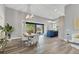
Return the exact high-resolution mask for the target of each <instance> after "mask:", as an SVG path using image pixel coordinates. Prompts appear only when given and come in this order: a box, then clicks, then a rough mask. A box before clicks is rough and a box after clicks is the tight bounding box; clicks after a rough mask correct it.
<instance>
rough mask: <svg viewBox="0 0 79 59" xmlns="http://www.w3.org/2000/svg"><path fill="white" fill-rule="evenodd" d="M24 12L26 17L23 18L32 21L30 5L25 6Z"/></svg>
mask: <svg viewBox="0 0 79 59" xmlns="http://www.w3.org/2000/svg"><path fill="white" fill-rule="evenodd" d="M26 12H27V15H26V17H25V18H26V19H32V18H33V17H34V15H33V14H32V11H31V5H30V4H28V5H27V10H26Z"/></svg>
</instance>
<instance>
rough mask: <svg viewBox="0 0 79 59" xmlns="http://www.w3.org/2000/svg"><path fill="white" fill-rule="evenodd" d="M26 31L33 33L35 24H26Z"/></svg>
mask: <svg viewBox="0 0 79 59" xmlns="http://www.w3.org/2000/svg"><path fill="white" fill-rule="evenodd" d="M26 31H27V32H28V33H35V24H26Z"/></svg>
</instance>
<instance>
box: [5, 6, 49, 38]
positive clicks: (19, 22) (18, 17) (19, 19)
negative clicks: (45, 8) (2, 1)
mask: <svg viewBox="0 0 79 59" xmlns="http://www.w3.org/2000/svg"><path fill="white" fill-rule="evenodd" d="M25 16H26V14H25V13H23V12H20V11H17V10H13V9H10V8H7V7H5V23H9V24H10V25H12V26H13V27H14V29H15V30H14V32H13V33H12V36H13V37H16V36H22V35H23V31H24V29H23V23H24V22H25V21H24V20H25ZM26 22H35V23H41V24H44V31H45V33H46V32H47V25H48V24H49V23H48V20H47V19H44V18H42V17H38V16H35V17H34V18H33V19H32V20H26ZM45 33H44V34H45Z"/></svg>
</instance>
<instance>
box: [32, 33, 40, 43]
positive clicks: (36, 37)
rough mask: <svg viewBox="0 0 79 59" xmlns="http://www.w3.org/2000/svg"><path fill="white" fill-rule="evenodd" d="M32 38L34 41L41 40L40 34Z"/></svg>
mask: <svg viewBox="0 0 79 59" xmlns="http://www.w3.org/2000/svg"><path fill="white" fill-rule="evenodd" d="M31 40H32V42H33V43H36V42H38V40H39V35H38V34H36V35H35V36H34V37H33V38H32V39H31Z"/></svg>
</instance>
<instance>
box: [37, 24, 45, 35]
mask: <svg viewBox="0 0 79 59" xmlns="http://www.w3.org/2000/svg"><path fill="white" fill-rule="evenodd" d="M36 30H37V31H36V33H38V34H42V33H43V30H44V29H43V25H36Z"/></svg>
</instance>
